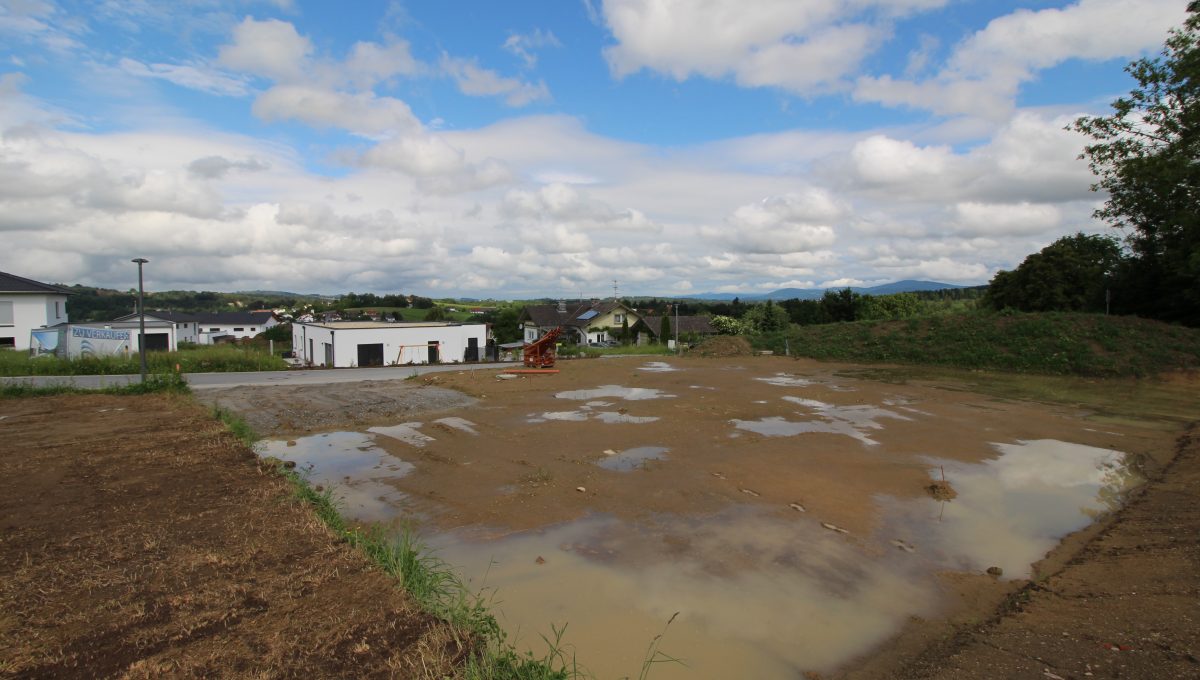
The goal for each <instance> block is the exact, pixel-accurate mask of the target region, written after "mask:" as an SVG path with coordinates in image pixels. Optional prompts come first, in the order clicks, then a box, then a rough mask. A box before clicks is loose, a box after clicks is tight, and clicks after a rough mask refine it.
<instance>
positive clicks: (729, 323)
mask: <svg viewBox="0 0 1200 680" xmlns="http://www.w3.org/2000/svg"><path fill="white" fill-rule="evenodd" d="M708 323H709V325H711V326H712V327H713V328H715V329H716V330H717V333H718V334H720V335H744V334H745V333H748V332H749V331H750V329H749V328H747V327H746V324H744V323H742V322H741V321H740V320H738V319H735V318H733V317H732V316H722V315H720V314H718V315H716V316H714V317H711V318H710V319H709V320H708Z"/></svg>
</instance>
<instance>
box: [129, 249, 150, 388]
mask: <svg viewBox="0 0 1200 680" xmlns="http://www.w3.org/2000/svg"><path fill="white" fill-rule="evenodd" d="M149 261H150V260H147V259H146V258H144V257H135V258H133V259H132V260H130V262H135V263H137V266H138V354H140V355H141V357H142V382H143V383H144V382H146V302H145V300H144V299H143V297H144V295H145V291H144V290H143V287H142V265H144V264H146V263H147V262H149Z"/></svg>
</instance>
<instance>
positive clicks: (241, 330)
mask: <svg viewBox="0 0 1200 680" xmlns="http://www.w3.org/2000/svg"><path fill="white" fill-rule="evenodd" d="M233 332H234V333H245V332H246V329H245V328H235V329H233Z"/></svg>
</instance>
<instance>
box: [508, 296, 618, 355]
mask: <svg viewBox="0 0 1200 680" xmlns="http://www.w3.org/2000/svg"><path fill="white" fill-rule="evenodd" d="M640 319H641V317H640V316H638V313H637V312H636V311H634V310H632V309H630V308H629V307H626V306H625V305H624V304H622V303H621V302H618V301H616V300H590V301H586V300H581V301H571V302H568V301H565V300H561V301H559V302H558V304H553V305H529V306H527V307H526V308H525V309H523V310H521V315H520V316H519V317H517V323H518V324H520V326H521V328H522V330H523V331H524V337H525V342H533V341H534V340H537V339H538V338H540V337H542V336H543V335H545V334H546V333H549V332H550V331H552V330H554V329H555V328H559V327H561V328H562V329H563V335H564V336H565V337H569V338H572V339H574V340H575V342H577V343H578V344H581V345H594V344H598V343H603V342H608V341H611V340H616V339H617V338H618V337H619V334H620V333H621V330H622V329H623V328H625V327H626V326H628V327H629V328H630V329H632V328H633V327H634V326H635V325H636V324H637V322H638V321H639V320H640Z"/></svg>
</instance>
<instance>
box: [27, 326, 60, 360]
mask: <svg viewBox="0 0 1200 680" xmlns="http://www.w3.org/2000/svg"><path fill="white" fill-rule="evenodd" d="M61 337H62V331H59V330H57V329H56V330H52V331H33V332H32V333H30V337H29V349H31V350H33V355H34V356H41V355H43V354H54V352H55V351H56V350H57V349H58V345H59V342H60V339H61Z"/></svg>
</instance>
